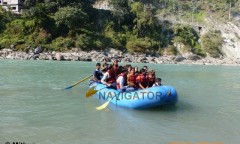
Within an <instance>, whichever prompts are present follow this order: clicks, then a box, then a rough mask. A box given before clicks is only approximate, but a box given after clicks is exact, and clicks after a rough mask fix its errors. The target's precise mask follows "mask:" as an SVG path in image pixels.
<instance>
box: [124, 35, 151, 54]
mask: <svg viewBox="0 0 240 144" xmlns="http://www.w3.org/2000/svg"><path fill="white" fill-rule="evenodd" d="M126 48H127V50H128V51H130V52H146V50H147V49H150V48H151V43H150V41H149V39H148V38H136V37H134V36H132V37H131V38H130V39H129V40H128V41H127V44H126Z"/></svg>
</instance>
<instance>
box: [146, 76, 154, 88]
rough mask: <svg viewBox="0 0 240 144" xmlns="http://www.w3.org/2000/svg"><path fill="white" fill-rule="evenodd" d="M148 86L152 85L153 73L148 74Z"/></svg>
mask: <svg viewBox="0 0 240 144" xmlns="http://www.w3.org/2000/svg"><path fill="white" fill-rule="evenodd" d="M148 82H149V83H148V86H149V87H152V85H153V84H154V83H155V75H154V74H149V75H148Z"/></svg>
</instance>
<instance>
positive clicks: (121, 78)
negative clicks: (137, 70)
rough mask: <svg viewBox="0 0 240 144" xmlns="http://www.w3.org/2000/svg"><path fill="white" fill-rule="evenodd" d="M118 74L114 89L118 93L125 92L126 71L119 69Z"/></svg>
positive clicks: (122, 68)
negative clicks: (115, 88)
mask: <svg viewBox="0 0 240 144" xmlns="http://www.w3.org/2000/svg"><path fill="white" fill-rule="evenodd" d="M119 71H120V74H119V75H118V76H117V81H116V87H117V90H118V91H120V92H123V91H126V88H127V86H124V85H125V81H126V79H125V75H126V74H127V70H126V69H125V68H124V67H120V69H119Z"/></svg>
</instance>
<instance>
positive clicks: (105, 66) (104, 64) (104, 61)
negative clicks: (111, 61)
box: [101, 58, 108, 69]
mask: <svg viewBox="0 0 240 144" xmlns="http://www.w3.org/2000/svg"><path fill="white" fill-rule="evenodd" d="M107 67H108V63H107V59H106V58H103V59H102V64H101V69H105V68H106V69H107Z"/></svg>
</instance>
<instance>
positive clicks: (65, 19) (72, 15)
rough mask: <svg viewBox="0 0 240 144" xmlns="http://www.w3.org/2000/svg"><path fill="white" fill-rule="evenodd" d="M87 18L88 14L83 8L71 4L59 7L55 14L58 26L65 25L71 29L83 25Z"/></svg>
mask: <svg viewBox="0 0 240 144" xmlns="http://www.w3.org/2000/svg"><path fill="white" fill-rule="evenodd" d="M87 18H88V15H87V14H86V13H85V12H83V11H82V10H81V9H79V8H76V7H70V6H66V7H62V8H59V10H58V11H57V12H56V13H55V15H54V19H55V22H56V25H57V26H61V25H64V26H66V27H68V28H69V29H71V30H76V29H77V28H79V27H81V26H83V25H84V24H85V22H86V19H87Z"/></svg>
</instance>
